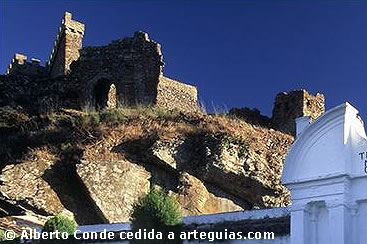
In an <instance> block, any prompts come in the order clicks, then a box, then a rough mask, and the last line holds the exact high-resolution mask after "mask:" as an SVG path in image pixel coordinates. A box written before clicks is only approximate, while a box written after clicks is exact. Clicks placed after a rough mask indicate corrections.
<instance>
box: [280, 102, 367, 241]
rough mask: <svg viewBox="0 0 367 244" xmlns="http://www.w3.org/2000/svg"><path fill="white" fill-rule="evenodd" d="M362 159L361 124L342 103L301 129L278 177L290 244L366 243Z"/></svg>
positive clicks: (366, 179)
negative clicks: (285, 197) (284, 190)
mask: <svg viewBox="0 0 367 244" xmlns="http://www.w3.org/2000/svg"><path fill="white" fill-rule="evenodd" d="M300 128H301V126H300ZM366 160H367V137H366V133H365V130H364V124H363V121H362V120H361V118H360V117H359V113H358V110H356V109H355V108H354V107H352V106H351V105H350V104H348V103H345V104H342V105H340V106H338V107H335V108H333V109H331V110H330V111H328V112H326V113H325V114H324V115H323V116H321V117H320V118H318V119H317V120H316V121H315V122H313V123H312V124H310V125H309V126H307V127H305V128H304V129H303V131H302V133H300V134H299V137H298V138H297V139H296V141H295V142H294V144H293V145H292V147H291V150H290V152H289V154H288V156H287V158H286V161H285V165H284V170H283V177H282V181H283V183H284V184H285V185H286V186H287V187H288V189H290V191H291V196H292V205H291V206H290V212H291V244H342V243H343V244H344V243H347V244H364V243H367V241H366V240H367V227H366V226H367V204H366V203H367V173H366V166H367V165H366V162H367V161H366Z"/></svg>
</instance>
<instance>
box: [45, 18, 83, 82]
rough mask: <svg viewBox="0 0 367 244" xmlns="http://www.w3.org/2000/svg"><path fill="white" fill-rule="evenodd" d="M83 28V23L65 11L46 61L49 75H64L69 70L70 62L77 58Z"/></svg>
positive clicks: (80, 46)
mask: <svg viewBox="0 0 367 244" xmlns="http://www.w3.org/2000/svg"><path fill="white" fill-rule="evenodd" d="M84 28H85V26H84V24H82V23H80V22H78V21H75V20H73V19H72V15H71V13H69V12H65V15H64V18H63V20H62V21H61V26H60V27H59V31H58V34H57V36H56V40H55V43H54V47H53V49H52V52H51V55H50V59H49V61H48V62H47V72H48V75H49V76H51V77H56V76H60V75H65V74H67V73H68V72H69V71H70V64H71V63H72V62H73V61H76V60H77V59H78V58H79V50H80V49H81V48H82V42H83V36H84Z"/></svg>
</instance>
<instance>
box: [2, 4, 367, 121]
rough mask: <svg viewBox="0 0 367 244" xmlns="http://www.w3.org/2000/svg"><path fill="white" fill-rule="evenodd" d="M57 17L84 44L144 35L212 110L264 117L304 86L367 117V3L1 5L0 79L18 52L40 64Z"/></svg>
mask: <svg viewBox="0 0 367 244" xmlns="http://www.w3.org/2000/svg"><path fill="white" fill-rule="evenodd" d="M292 2H297V3H292ZM64 11H70V12H72V13H73V18H74V19H76V20H79V21H81V22H83V23H85V24H86V34H85V38H84V46H90V45H104V44H108V43H109V42H110V41H111V40H114V39H119V38H123V37H126V36H131V35H132V34H133V33H134V31H136V30H143V31H146V32H148V33H149V35H150V37H151V38H152V39H153V40H155V41H157V42H159V43H161V45H162V51H163V54H164V60H165V62H166V66H165V68H164V72H165V74H166V75H167V76H168V77H171V78H174V79H178V80H181V81H184V82H187V83H190V84H193V85H195V86H197V87H198V88H199V93H200V99H201V100H202V101H203V102H204V103H205V104H206V107H207V108H208V109H209V110H213V106H214V107H216V108H218V109H224V108H231V107H243V106H248V107H251V108H252V107H257V108H259V109H260V110H261V111H262V112H263V113H264V114H267V115H270V114H271V110H272V107H273V102H274V97H275V95H276V94H277V93H278V92H280V91H288V90H293V89H299V88H305V89H307V90H309V91H310V92H312V93H315V92H322V93H324V94H325V96H326V103H327V108H331V107H333V106H336V105H338V104H340V103H343V102H345V101H349V102H351V103H352V104H353V105H354V106H356V107H357V108H358V109H359V110H360V111H361V113H362V116H363V115H364V117H365V118H366V116H367V99H366V94H367V85H366V84H367V82H366V81H367V1H366V2H363V1H350V2H348V1H288V2H286V1H261V0H257V1H244V0H242V1H239V0H238V1H225V0H223V1H204V0H203V1H168V0H167V1H153V0H152V1H139V0H137V1H81V0H80V1H71V0H70V1H57V2H56V1H32V0H27V1H17V0H11V1H10V0H0V21H1V22H0V73H4V72H5V70H6V67H7V65H8V63H9V62H10V60H11V58H12V56H13V55H14V53H15V52H21V53H25V54H26V55H27V56H28V57H29V58H31V57H36V58H40V59H41V60H42V61H45V60H46V59H47V58H48V56H49V53H50V51H51V48H52V45H53V42H54V40H55V37H56V33H57V28H58V27H59V25H60V21H61V18H62V16H63V12H64Z"/></svg>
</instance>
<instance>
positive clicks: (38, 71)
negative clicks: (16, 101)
mask: <svg viewBox="0 0 367 244" xmlns="http://www.w3.org/2000/svg"><path fill="white" fill-rule="evenodd" d="M40 62H41V61H40V60H39V59H36V58H32V59H31V62H27V56H25V55H24V54H19V53H16V54H15V55H14V58H13V59H12V60H11V62H10V64H9V66H8V69H7V70H6V73H5V74H6V75H16V74H24V75H29V76H44V75H45V67H43V66H41V65H40Z"/></svg>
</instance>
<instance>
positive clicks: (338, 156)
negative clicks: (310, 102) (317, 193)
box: [282, 103, 367, 184]
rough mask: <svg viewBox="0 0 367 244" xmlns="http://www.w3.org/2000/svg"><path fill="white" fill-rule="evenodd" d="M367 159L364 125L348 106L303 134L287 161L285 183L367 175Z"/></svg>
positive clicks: (330, 113) (322, 118)
mask: <svg viewBox="0 0 367 244" xmlns="http://www.w3.org/2000/svg"><path fill="white" fill-rule="evenodd" d="M366 158H367V138H366V133H365V130H364V126H363V121H362V120H361V118H360V116H359V113H358V110H357V109H355V108H354V107H353V106H352V105H350V104H349V103H344V104H342V105H339V106H337V107H335V108H333V109H331V110H329V111H327V112H326V113H325V114H323V115H322V116H320V117H319V118H318V119H317V120H315V121H314V122H313V123H311V124H310V125H308V126H307V127H306V128H304V130H303V131H302V133H300V135H299V137H298V138H297V139H296V141H295V142H294V143H293V145H292V147H291V149H290V151H289V153H288V155H287V157H286V160H285V165H284V168H283V175H282V182H283V183H284V184H290V183H297V182H304V181H309V180H316V179H326V178H330V177H335V176H341V175H349V176H350V177H357V176H363V175H367V174H366V163H365V160H366ZM366 162H367V161H366Z"/></svg>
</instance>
